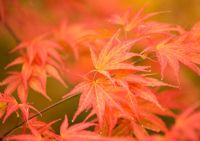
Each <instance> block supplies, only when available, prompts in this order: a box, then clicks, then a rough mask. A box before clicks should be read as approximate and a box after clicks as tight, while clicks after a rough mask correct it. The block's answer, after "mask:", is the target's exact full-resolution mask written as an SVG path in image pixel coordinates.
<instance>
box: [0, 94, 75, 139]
mask: <svg viewBox="0 0 200 141" xmlns="http://www.w3.org/2000/svg"><path fill="white" fill-rule="evenodd" d="M77 95H78V94H77ZM77 95H73V96H72V95H70V96H68V97H65V98H63V99H61V100H59V101H57V102H55V103H53V104H52V105H50V106H48V107H46V108H44V109H43V110H41V111H40V112H39V113H36V114H34V115H32V116H30V117H29V118H28V120H26V121H23V122H21V123H19V124H17V125H16V126H15V127H13V128H11V129H10V130H9V131H7V132H6V133H4V134H3V136H2V137H3V138H5V137H6V136H7V135H9V134H10V133H12V132H13V131H14V130H16V129H18V128H19V127H21V126H22V125H24V124H25V123H27V122H28V121H29V120H31V119H33V118H35V117H38V116H39V115H41V114H43V113H45V112H47V111H49V110H50V109H52V108H54V107H56V106H57V105H60V104H62V103H63V102H65V101H67V100H68V99H70V98H72V97H75V96H77ZM2 137H0V141H1V138H2Z"/></svg>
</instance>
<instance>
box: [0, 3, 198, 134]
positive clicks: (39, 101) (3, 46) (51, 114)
mask: <svg viewBox="0 0 200 141" xmlns="http://www.w3.org/2000/svg"><path fill="white" fill-rule="evenodd" d="M5 1H6V0H5ZM61 1H62V0H49V1H48V0H21V1H20V3H21V4H22V5H23V6H24V7H25V8H26V9H31V10H33V11H34V10H35V11H36V13H37V14H41V15H39V16H41V19H43V20H44V21H45V22H47V23H50V25H54V24H56V22H59V19H60V18H61V17H63V15H62V14H67V16H70V20H72V21H76V18H80V15H81V13H77V11H76V10H75V11H73V10H72V9H73V8H72V9H70V8H69V7H61V10H60V11H56V9H54V12H55V11H56V12H58V13H57V16H54V15H52V13H53V12H52V11H50V9H48V8H46V4H47V3H48V2H49V3H51V5H54V6H55V7H56V6H58V7H59V6H62V5H59V3H60V2H61ZM67 1H68V0H67ZM71 2H72V0H69V3H71ZM76 2H77V3H80V4H81V5H82V7H85V8H86V9H88V11H87V12H88V13H90V14H93V15H95V14H96V15H95V16H96V17H98V16H105V17H106V18H107V17H108V16H109V13H115V11H116V10H118V11H123V10H126V9H128V8H131V9H133V10H134V11H137V10H139V9H140V8H141V7H143V6H144V5H146V7H145V11H146V12H152V11H169V13H166V14H161V15H159V16H156V17H154V19H155V20H158V21H161V22H169V23H175V24H179V25H182V26H183V27H184V28H186V29H189V28H191V27H192V26H193V25H194V24H195V23H196V22H198V21H200V0H77V1H76ZM13 6H14V5H13ZM6 8H8V9H12V4H10V6H9V7H6ZM62 8H66V9H62ZM67 8H69V9H67ZM71 10H72V11H71ZM101 10H102V11H101ZM11 11H12V10H11ZM15 12H17V11H15ZM59 12H60V13H59ZM65 12H66V13H65ZM67 12H68V13H67ZM102 12H104V13H102ZM11 13H12V12H11ZM117 13H119V12H117ZM101 14H102V15H101ZM11 15H12V14H11ZM13 16H14V17H12V16H11V17H10V19H12V18H13V22H17V21H14V20H17V16H18V18H23V16H19V15H13ZM81 18H84V17H81ZM28 20H31V19H28ZM10 22H12V20H10ZM29 22H30V23H31V22H32V21H29ZM20 28H21V29H23V28H24V25H23V23H22V24H21V27H20ZM32 28H33V29H34V28H35V26H33V27H32ZM14 31H16V32H18V33H19V31H20V30H19V29H14ZM16 34H17V33H16ZM25 36H26V35H25ZM15 45H16V42H15V40H14V39H13V37H12V36H11V35H10V34H9V32H8V31H7V30H6V29H5V27H4V26H3V25H2V23H1V25H0V80H2V79H3V78H5V77H6V75H7V74H6V72H7V70H5V69H4V67H5V66H6V64H8V63H9V62H10V61H11V60H13V59H14V58H15V57H16V56H17V55H18V54H10V53H9V51H10V50H11V49H12V48H14V47H15ZM12 69H16V68H12ZM183 73H184V75H186V76H187V77H188V79H190V80H191V82H192V83H193V84H194V85H195V86H196V87H199V84H200V79H199V77H197V76H196V74H194V73H192V72H191V71H189V70H188V69H184V71H183ZM199 89H200V87H199ZM0 90H1V91H3V88H1V89H0ZM69 90H70V87H69V88H68V89H66V88H63V87H62V86H61V85H60V84H59V83H58V82H56V81H54V80H53V79H49V80H48V83H47V93H48V95H49V96H50V97H51V98H52V101H48V100H46V99H45V98H44V97H42V96H41V95H39V94H37V93H35V92H33V91H31V92H30V95H29V100H30V101H31V103H33V105H34V106H35V107H36V108H37V109H43V108H44V107H46V106H48V105H50V104H52V103H54V102H56V101H58V100H59V99H61V97H62V95H63V94H65V93H67V92H68V91H69ZM198 93H199V91H198ZM77 104H78V97H74V98H72V99H70V100H69V101H66V102H64V103H62V104H61V105H59V106H57V107H54V108H52V109H51V110H49V111H48V112H46V113H45V114H43V116H42V117H41V119H42V120H45V121H52V120H55V119H58V118H61V117H64V115H65V114H67V115H68V116H69V119H71V118H72V116H73V113H74V112H75V110H76V107H77ZM80 120H81V116H80V118H79V119H78V120H77V121H80ZM19 122H20V120H19V119H18V118H16V115H15V114H13V115H12V116H11V117H10V118H9V119H8V121H7V122H6V123H5V125H3V126H2V125H1V123H0V133H4V132H5V131H7V130H8V129H10V128H12V127H13V126H14V125H15V124H17V123H19ZM55 126H56V127H58V126H59V124H56V125H55ZM56 129H58V128H56Z"/></svg>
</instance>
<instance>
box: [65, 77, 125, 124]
mask: <svg viewBox="0 0 200 141" xmlns="http://www.w3.org/2000/svg"><path fill="white" fill-rule="evenodd" d="M109 85H111V83H110V82H109V81H108V82H107V81H106V80H104V79H97V80H95V81H94V80H89V81H85V82H82V83H79V84H78V85H77V86H75V88H74V89H73V90H72V91H71V92H69V93H68V94H66V96H74V95H77V94H78V93H81V97H80V102H79V106H78V109H77V111H76V113H75V115H74V118H73V119H75V118H76V117H77V116H78V115H79V114H80V113H81V112H83V111H84V110H89V109H90V108H93V110H94V112H95V113H96V115H97V117H98V121H99V125H100V126H101V125H102V123H103V116H104V114H105V108H106V107H107V106H108V107H113V108H116V109H117V110H119V111H120V112H121V113H122V114H123V109H122V108H121V106H120V105H119V104H118V103H117V101H115V99H114V98H113V97H112V95H111V94H110V92H109V89H110V90H111V88H109V87H108V86H109ZM110 87H111V86H110ZM108 88H109V89H108Z"/></svg>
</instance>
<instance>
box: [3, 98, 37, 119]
mask: <svg viewBox="0 0 200 141" xmlns="http://www.w3.org/2000/svg"><path fill="white" fill-rule="evenodd" d="M0 102H5V103H6V104H7V107H6V114H5V116H4V119H3V123H4V122H5V121H6V119H7V118H8V117H9V116H10V115H11V114H12V113H14V112H17V110H18V109H19V110H20V111H21V114H22V117H23V119H24V120H28V118H29V109H32V110H33V111H36V112H38V113H39V111H38V110H37V109H35V108H34V107H33V106H31V105H30V104H27V103H20V104H19V103H17V101H16V99H15V98H14V97H12V96H9V95H7V94H1V95H0Z"/></svg>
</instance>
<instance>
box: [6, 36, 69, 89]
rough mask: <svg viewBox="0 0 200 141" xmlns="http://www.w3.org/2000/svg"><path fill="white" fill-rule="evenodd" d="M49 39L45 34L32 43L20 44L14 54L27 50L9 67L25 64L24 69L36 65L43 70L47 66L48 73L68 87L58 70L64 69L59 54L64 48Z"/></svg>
mask: <svg viewBox="0 0 200 141" xmlns="http://www.w3.org/2000/svg"><path fill="white" fill-rule="evenodd" d="M47 37H48V36H47V35H46V34H45V35H41V36H39V37H37V38H35V39H33V40H31V41H26V42H22V43H21V44H19V45H18V46H17V47H16V48H14V49H13V50H12V52H14V51H20V50H22V51H24V50H25V53H24V54H23V55H22V57H18V58H16V59H15V60H14V61H13V62H11V63H10V64H9V65H8V66H7V67H10V66H13V65H17V64H23V65H25V66H23V67H26V68H27V69H31V68H30V67H31V66H32V65H33V66H34V65H35V64H37V65H38V66H40V67H41V68H43V67H44V66H45V67H46V68H45V70H46V72H47V73H48V74H49V75H50V76H52V77H53V78H55V79H56V80H58V81H59V82H60V83H61V84H63V85H64V86H65V87H66V84H65V82H64V81H63V79H62V78H61V76H60V75H59V73H58V70H61V68H62V67H63V66H62V65H63V58H62V57H61V56H62V55H61V54H60V52H59V51H63V48H62V47H61V46H59V45H58V44H57V43H55V42H53V41H51V40H50V39H48V38H47ZM28 71H31V70H28Z"/></svg>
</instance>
